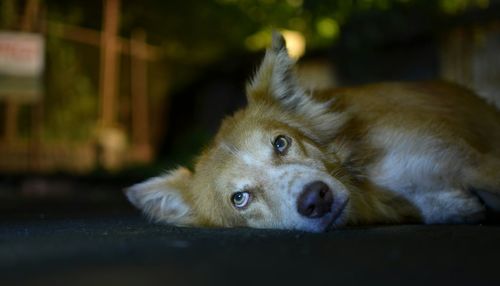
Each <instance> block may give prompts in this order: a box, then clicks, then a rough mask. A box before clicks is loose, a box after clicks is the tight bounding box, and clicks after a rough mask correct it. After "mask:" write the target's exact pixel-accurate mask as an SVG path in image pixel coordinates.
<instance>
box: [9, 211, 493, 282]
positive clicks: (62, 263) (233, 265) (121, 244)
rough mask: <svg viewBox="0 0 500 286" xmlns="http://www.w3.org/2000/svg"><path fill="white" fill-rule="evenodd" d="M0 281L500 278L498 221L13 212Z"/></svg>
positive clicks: (284, 280) (309, 280) (465, 280)
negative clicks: (299, 227)
mask: <svg viewBox="0 0 500 286" xmlns="http://www.w3.org/2000/svg"><path fill="white" fill-rule="evenodd" d="M0 274H1V276H2V278H1V279H2V283H0V285H240V284H243V285H250V284H253V285H259V284H271V283H272V284H276V283H279V284H280V285H287V284H288V285H320V284H321V285H500V225H469V226H468V225H457V226H424V225H403V226H372V227H358V228H349V229H344V230H337V231H332V232H329V233H322V234H312V233H303V232H294V231H273V230H256V229H195V228H193V229H190V228H177V227H171V226H162V225H153V224H148V223H147V222H146V221H144V220H143V219H142V218H141V217H140V216H139V215H138V214H131V213H117V214H115V215H112V214H103V215H96V216H84V217H74V218H62V217H43V216H42V217H35V218H34V217H25V218H17V219H14V218H11V219H9V220H8V221H3V222H2V223H1V226H0Z"/></svg>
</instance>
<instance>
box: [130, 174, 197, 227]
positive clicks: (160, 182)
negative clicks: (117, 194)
mask: <svg viewBox="0 0 500 286" xmlns="http://www.w3.org/2000/svg"><path fill="white" fill-rule="evenodd" d="M191 177H192V174H191V172H190V171H189V170H188V169H186V168H182V167H180V168H178V169H176V170H174V171H171V172H169V173H167V174H165V175H163V176H160V177H156V178H152V179H149V180H147V181H145V182H142V183H139V184H136V185H134V186H132V187H129V188H127V189H125V190H124V192H125V194H126V196H127V198H128V199H129V201H130V202H131V203H132V204H133V205H134V206H136V207H137V208H139V209H140V210H142V211H143V212H144V214H145V215H146V216H148V217H149V218H150V219H152V220H154V221H156V222H163V223H169V224H174V225H191V224H193V223H194V217H193V211H192V208H191V207H190V206H189V204H188V203H187V201H186V199H185V198H186V193H187V192H188V191H189V185H190V181H191Z"/></svg>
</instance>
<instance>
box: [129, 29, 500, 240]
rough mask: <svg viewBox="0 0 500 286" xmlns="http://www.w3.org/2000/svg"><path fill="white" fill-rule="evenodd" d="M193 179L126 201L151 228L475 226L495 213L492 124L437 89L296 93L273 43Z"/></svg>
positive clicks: (472, 102)
mask: <svg viewBox="0 0 500 286" xmlns="http://www.w3.org/2000/svg"><path fill="white" fill-rule="evenodd" d="M247 98H248V106H247V107H246V108H245V109H243V110H240V111H238V112H236V113H235V114H234V115H233V116H232V117H229V118H226V119H225V120H224V121H223V123H222V126H221V128H220V130H219V132H218V134H217V135H216V137H215V139H214V140H213V142H212V143H211V145H210V146H209V147H208V148H207V149H206V150H205V151H204V152H203V154H202V155H201V156H200V157H199V159H198V161H197V164H196V166H195V170H194V172H191V171H189V170H188V169H186V168H183V167H180V168H178V169H176V170H173V171H171V172H168V173H167V174H165V175H163V176H159V177H156V178H152V179H149V180H147V181H145V182H143V183H140V184H137V185H134V186H132V187H130V188H128V189H127V190H126V195H127V197H128V199H129V200H130V201H131V202H132V203H133V204H134V205H135V206H136V207H138V208H139V209H141V210H142V211H143V212H144V213H145V214H146V215H147V216H149V217H150V218H151V219H153V220H154V221H157V222H164V223H168V224H174V225H183V226H212V227H236V226H247V227H256V228H279V229H296V230H304V231H313V232H320V231H325V230H328V229H332V228H338V227H341V226H344V225H355V224H375V223H408V222H423V223H427V224H442V223H477V222H480V221H482V220H483V219H484V218H485V214H486V213H487V211H493V212H498V211H500V113H499V112H498V111H497V110H496V109H495V108H494V107H492V106H490V105H488V104H486V103H485V102H483V100H481V99H480V98H478V97H476V96H475V95H474V94H473V93H472V92H470V91H468V90H466V89H463V88H461V87H458V86H456V85H453V84H449V83H440V82H422V83H382V84H373V85H367V86H362V87H357V88H340V89H336V90H329V91H322V92H306V91H305V90H304V89H303V88H301V87H300V86H299V84H298V82H297V79H296V77H295V74H294V72H293V62H292V60H291V59H290V58H289V56H288V54H287V50H286V45H285V41H284V39H283V38H282V36H281V35H280V34H278V33H275V34H274V35H273V43H272V47H271V48H270V49H268V50H267V52H266V55H265V57H264V60H263V62H262V64H261V66H260V67H259V69H258V70H257V72H256V74H255V76H254V78H253V80H252V81H251V82H250V83H249V84H248V86H247Z"/></svg>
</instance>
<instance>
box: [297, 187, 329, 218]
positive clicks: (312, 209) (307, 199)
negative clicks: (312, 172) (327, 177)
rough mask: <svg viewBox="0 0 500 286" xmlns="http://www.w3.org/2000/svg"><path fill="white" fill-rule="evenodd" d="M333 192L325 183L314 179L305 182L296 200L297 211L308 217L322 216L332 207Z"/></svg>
mask: <svg viewBox="0 0 500 286" xmlns="http://www.w3.org/2000/svg"><path fill="white" fill-rule="evenodd" d="M332 202H333V193H332V191H331V190H330V188H329V187H328V185H327V184H325V183H323V182H321V181H314V182H312V183H310V184H307V185H306V186H305V187H304V190H303V191H302V194H300V196H299V199H298V201H297V209H298V211H299V213H300V214H301V215H303V216H305V217H308V218H318V217H322V216H324V215H325V214H326V213H328V212H330V211H331V209H332Z"/></svg>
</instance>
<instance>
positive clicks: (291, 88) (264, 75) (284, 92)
mask: <svg viewBox="0 0 500 286" xmlns="http://www.w3.org/2000/svg"><path fill="white" fill-rule="evenodd" d="M293 68H294V61H293V60H292V59H291V58H290V57H289V56H288V52H287V49H286V42H285V39H284V38H283V36H282V35H281V34H280V33H278V32H276V31H274V32H273V36H272V44H271V47H270V48H268V49H267V50H266V55H265V56H264V60H263V61H262V63H261V65H260V67H259V68H258V69H257V72H256V73H255V76H254V77H253V79H252V80H251V81H250V83H249V84H248V85H247V98H248V102H249V103H250V104H252V103H253V102H258V101H268V102H276V100H279V101H280V102H281V103H283V104H285V105H286V106H287V107H294V106H295V105H297V104H299V103H300V102H301V101H302V97H303V96H304V91H303V89H302V88H301V87H300V85H299V83H298V81H297V79H296V77H295V73H294V70H293Z"/></svg>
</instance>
